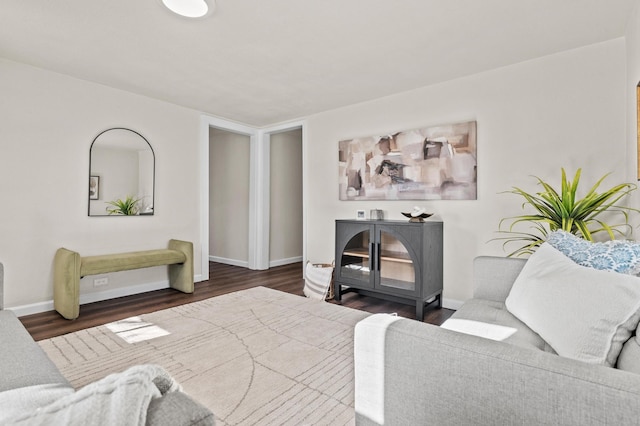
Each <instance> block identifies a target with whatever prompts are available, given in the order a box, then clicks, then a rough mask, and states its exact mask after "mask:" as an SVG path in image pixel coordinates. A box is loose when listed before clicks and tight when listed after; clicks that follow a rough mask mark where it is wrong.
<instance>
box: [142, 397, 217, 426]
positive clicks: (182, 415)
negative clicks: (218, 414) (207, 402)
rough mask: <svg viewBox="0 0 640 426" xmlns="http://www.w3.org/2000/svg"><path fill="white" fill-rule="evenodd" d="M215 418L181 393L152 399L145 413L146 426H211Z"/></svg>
mask: <svg viewBox="0 0 640 426" xmlns="http://www.w3.org/2000/svg"><path fill="white" fill-rule="evenodd" d="M214 424H215V417H214V415H213V413H212V412H211V411H209V409H208V408H206V407H205V406H204V405H202V404H200V403H199V402H197V401H195V400H194V399H192V398H191V397H190V396H189V395H187V394H185V393H183V392H167V393H166V394H164V395H163V396H162V398H156V399H152V400H151V403H150V404H149V409H148V411H147V425H148V426H163V425H166V426H213V425H214Z"/></svg>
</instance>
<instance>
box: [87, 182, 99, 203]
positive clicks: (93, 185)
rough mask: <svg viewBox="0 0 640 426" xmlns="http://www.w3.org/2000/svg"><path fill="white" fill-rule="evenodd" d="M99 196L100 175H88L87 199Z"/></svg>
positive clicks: (94, 198) (95, 198)
mask: <svg viewBox="0 0 640 426" xmlns="http://www.w3.org/2000/svg"><path fill="white" fill-rule="evenodd" d="M99 197H100V176H89V199H90V200H97V199H99Z"/></svg>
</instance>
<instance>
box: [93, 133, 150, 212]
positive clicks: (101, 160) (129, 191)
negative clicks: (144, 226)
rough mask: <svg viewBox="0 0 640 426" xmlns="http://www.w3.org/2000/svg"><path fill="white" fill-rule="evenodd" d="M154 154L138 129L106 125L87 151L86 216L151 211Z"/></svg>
mask: <svg viewBox="0 0 640 426" xmlns="http://www.w3.org/2000/svg"><path fill="white" fill-rule="evenodd" d="M154 178H155V154H154V152H153V149H152V148H151V144H149V142H148V141H147V139H145V138H144V136H142V135H141V134H140V133H138V132H136V131H134V130H131V129H125V128H112V129H107V130H105V131H103V132H101V133H100V134H98V136H96V138H95V139H94V140H93V142H92V143H91V148H90V151H89V195H88V199H89V216H114V215H115V216H139V215H153V213H154V187H155V179H154Z"/></svg>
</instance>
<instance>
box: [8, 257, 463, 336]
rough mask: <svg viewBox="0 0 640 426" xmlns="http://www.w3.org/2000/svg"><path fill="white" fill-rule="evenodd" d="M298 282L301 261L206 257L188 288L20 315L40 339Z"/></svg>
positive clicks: (401, 310)
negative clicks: (265, 264) (255, 264)
mask: <svg viewBox="0 0 640 426" xmlns="http://www.w3.org/2000/svg"><path fill="white" fill-rule="evenodd" d="M303 285H304V280H303V278H302V263H294V264H291V265H285V266H278V267H275V268H271V269H269V270H266V271H252V270H250V269H246V268H240V267H237V266H230V265H224V264H221V263H215V262H211V263H210V264H209V280H208V281H203V282H200V283H196V287H195V292H194V293H193V294H185V293H181V292H179V291H176V290H173V289H165V290H157V291H152V292H148V293H142V294H136V295H133V296H126V297H120V298H117V299H111V300H105V301H102V302H96V303H89V304H86V305H82V306H80V316H79V317H78V319H75V320H73V321H69V320H66V319H64V318H63V317H62V316H60V314H58V313H57V312H56V311H52V312H43V313H40V314H34V315H28V316H24V317H21V318H20V320H21V321H22V324H24V326H25V327H26V328H27V330H28V331H29V333H31V336H33V338H34V339H35V340H42V339H48V338H51V337H55V336H59V335H62V334H66V333H71V332H74V331H78V330H82V329H85V328H89V327H94V326H97V325H102V324H106V323H109V322H112V321H118V320H121V319H123V318H128V317H131V316H134V315H139V314H144V313H149V312H153V311H157V310H160V309H166V308H171V307H173V306H178V305H182V304H185V303H191V302H196V301H199V300H203V299H208V298H210V297H215V296H219V295H221V294H226V293H231V292H233V291H238V290H244V289H247V288H251V287H257V286H264V287H268V288H272V289H275V290H280V291H284V292H287V293H291V294H297V295H300V296H302V288H303ZM342 299H343V300H342V305H344V306H348V307H350V308H354V309H359V310H363V311H367V312H372V313H379V312H397V313H398V315H400V316H403V317H406V318H414V316H415V307H414V306H413V305H404V304H400V303H394V302H387V301H384V300H379V299H375V298H373V297H366V296H359V295H357V294H346V295H344V296H343V297H342ZM332 303H335V302H332ZM452 313H453V311H451V310H449V309H439V308H435V307H427V308H426V311H425V315H424V320H425V322H429V323H431V324H436V325H440V324H442V322H444V321H445V320H446V319H447V318H449V316H451V314H452Z"/></svg>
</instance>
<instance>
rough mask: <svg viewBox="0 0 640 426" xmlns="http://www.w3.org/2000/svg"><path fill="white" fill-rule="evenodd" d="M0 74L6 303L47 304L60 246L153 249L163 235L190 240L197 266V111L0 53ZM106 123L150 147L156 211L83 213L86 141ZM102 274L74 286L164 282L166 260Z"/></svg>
mask: <svg viewBox="0 0 640 426" xmlns="http://www.w3.org/2000/svg"><path fill="white" fill-rule="evenodd" d="M0 76H1V77H0V93H2V102H0V117H2V118H1V120H2V125H1V126H0V144H1V145H0V146H1V150H2V151H1V152H2V153H1V155H0V203H1V208H0V262H2V263H4V267H5V286H4V290H5V294H4V296H5V306H6V307H18V306H23V305H30V304H39V305H38V306H39V308H43V307H44V308H47V306H48V307H49V309H51V306H52V305H50V301H51V299H52V297H53V281H52V274H53V257H54V254H55V251H56V250H57V249H58V248H59V247H66V248H69V249H72V250H76V251H78V252H79V253H80V254H81V255H93V254H102V253H114V252H122V251H131V250H144V249H154V248H161V247H166V245H167V243H168V241H169V239H171V238H177V239H183V240H188V241H192V242H193V243H194V254H195V259H196V262H195V274H196V276H199V275H200V274H201V264H200V262H198V261H197V259H199V258H200V253H201V249H200V248H201V239H200V236H199V229H200V222H199V221H200V217H199V211H200V206H199V199H200V198H199V174H198V168H197V167H195V166H194V165H195V164H198V137H199V127H198V126H199V120H200V114H199V113H198V112H196V111H193V110H189V109H185V108H182V107H178V106H175V105H172V104H168V103H165V102H161V101H157V100H154V99H150V98H146V97H143V96H138V95H134V94H131V93H128V92H124V91H120V90H114V89H111V88H108V87H105V86H102V85H98V84H93V83H88V82H85V81H82V80H78V79H74V78H70V77H67V76H63V75H60V74H57V73H53V72H48V71H44V70H41V69H38V68H33V67H30V66H27V65H23V64H19V63H15V62H11V61H7V60H0ZM112 127H126V128H130V129H132V130H135V131H138V132H140V133H141V134H142V135H144V136H145V138H147V140H148V141H149V142H150V143H151V145H152V146H153V149H154V150H155V153H156V193H155V195H156V198H155V200H156V205H155V215H154V216H143V217H140V216H136V217H88V216H87V181H88V175H89V147H90V145H91V142H92V141H93V139H94V138H95V137H96V135H98V133H100V132H101V131H103V130H105V129H108V128H112ZM109 277H110V284H109V285H108V286H106V287H99V288H94V287H93V277H86V278H84V279H83V280H82V284H81V291H82V293H83V294H86V293H89V292H97V291H99V292H105V291H112V290H113V291H117V290H119V289H122V288H129V287H131V286H136V285H141V284H144V285H151V286H156V285H162V284H163V285H166V282H167V272H166V267H157V268H151V269H145V270H137V271H129V272H118V273H114V274H109ZM45 305H46V306H45ZM34 309H36V308H34ZM36 310H37V309H36ZM40 310H42V309H40Z"/></svg>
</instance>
